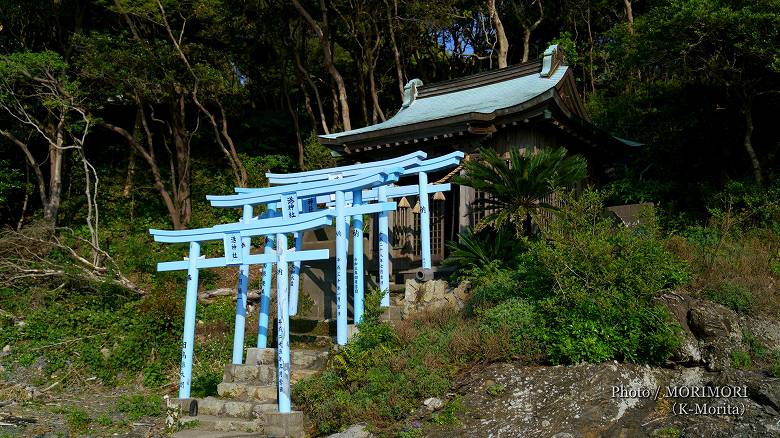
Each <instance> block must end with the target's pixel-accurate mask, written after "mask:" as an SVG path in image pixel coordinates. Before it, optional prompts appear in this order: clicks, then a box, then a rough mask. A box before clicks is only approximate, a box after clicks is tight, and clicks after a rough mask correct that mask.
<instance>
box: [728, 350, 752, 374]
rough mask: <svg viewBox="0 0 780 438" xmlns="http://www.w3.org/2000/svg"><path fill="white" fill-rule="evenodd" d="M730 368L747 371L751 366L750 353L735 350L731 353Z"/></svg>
mask: <svg viewBox="0 0 780 438" xmlns="http://www.w3.org/2000/svg"><path fill="white" fill-rule="evenodd" d="M731 366H732V367H734V368H736V369H749V368H750V367H752V366H753V361H752V360H751V359H750V353H749V352H747V351H741V350H735V351H733V352H732V353H731Z"/></svg>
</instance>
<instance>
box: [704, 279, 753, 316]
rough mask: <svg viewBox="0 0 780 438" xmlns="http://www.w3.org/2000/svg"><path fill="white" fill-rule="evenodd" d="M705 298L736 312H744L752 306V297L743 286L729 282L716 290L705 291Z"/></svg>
mask: <svg viewBox="0 0 780 438" xmlns="http://www.w3.org/2000/svg"><path fill="white" fill-rule="evenodd" d="M705 296H706V297H707V298H709V299H710V300H712V301H715V302H716V303H718V304H722V305H724V306H726V307H728V308H729V309H731V310H734V311H736V312H746V311H748V310H749V309H750V306H751V305H752V304H753V295H752V294H751V293H750V291H749V290H748V289H747V288H746V287H745V286H742V285H740V284H737V283H734V282H729V281H727V282H725V283H723V284H721V285H720V286H719V287H718V288H716V289H710V290H707V291H706V292H705Z"/></svg>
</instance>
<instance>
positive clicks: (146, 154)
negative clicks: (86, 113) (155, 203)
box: [100, 122, 184, 230]
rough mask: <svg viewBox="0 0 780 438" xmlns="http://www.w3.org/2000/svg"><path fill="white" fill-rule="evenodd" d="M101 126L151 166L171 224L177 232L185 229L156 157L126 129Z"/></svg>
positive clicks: (107, 124) (104, 123) (105, 124)
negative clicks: (120, 138)
mask: <svg viewBox="0 0 780 438" xmlns="http://www.w3.org/2000/svg"><path fill="white" fill-rule="evenodd" d="M100 126H102V127H104V128H106V129H108V130H109V131H111V132H114V133H115V134H118V135H119V136H120V137H122V138H123V139H124V140H125V142H127V144H128V145H129V146H130V147H132V148H134V149H135V150H136V152H138V154H139V155H141V157H143V159H144V161H146V164H148V165H149V170H150V171H151V172H152V180H153V181H154V187H155V188H156V189H157V191H158V192H159V193H160V197H161V198H162V200H163V204H165V208H166V209H167V210H168V216H169V217H170V218H171V223H172V224H173V228H174V229H176V230H181V229H183V228H184V226H183V225H182V221H181V216H180V215H179V210H178V209H177V208H176V202H174V199H173V197H172V196H171V194H170V192H169V191H168V189H167V188H166V187H165V183H164V182H163V179H162V175H161V174H160V167H159V166H158V165H157V161H156V159H155V157H154V154H153V153H150V151H147V150H146V149H144V147H143V146H142V145H141V143H140V142H138V141H136V139H135V137H133V135H132V134H130V133H129V132H128V131H127V130H126V129H124V128H122V127H120V126H116V125H112V124H110V123H107V122H100ZM148 137H149V136H147V142H148V143H149V144H150V145H151V142H152V139H151V138H148ZM150 148H151V146H150ZM152 152H153V151H152Z"/></svg>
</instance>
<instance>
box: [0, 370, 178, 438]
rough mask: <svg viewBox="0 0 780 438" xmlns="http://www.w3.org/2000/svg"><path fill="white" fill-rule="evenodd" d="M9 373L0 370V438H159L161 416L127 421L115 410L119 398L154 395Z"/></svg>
mask: <svg viewBox="0 0 780 438" xmlns="http://www.w3.org/2000/svg"><path fill="white" fill-rule="evenodd" d="M8 368H9V366H6V367H0V438H5V437H47V438H48V437H80V436H93V437H103V436H116V437H139V438H141V437H157V436H164V415H160V416H157V417H148V416H146V417H145V416H141V417H140V418H133V419H131V418H130V417H135V415H130V414H128V413H122V412H119V410H118V409H117V402H118V401H119V399H120V397H122V396H129V395H143V396H150V395H153V394H152V393H150V392H149V391H148V390H145V389H144V388H143V386H142V385H140V384H136V383H135V382H125V383H123V384H122V385H121V386H117V387H109V386H106V385H103V384H102V383H101V382H100V381H99V379H98V378H97V377H95V376H73V375H66V376H63V377H59V376H57V373H54V375H53V376H54V377H52V376H46V375H44V373H43V367H41V366H35V365H33V366H31V367H24V368H21V367H13V369H10V370H9V369H8ZM165 389H166V388H163V389H161V390H160V391H158V392H157V393H158V394H159V393H161V392H164V391H165ZM170 390H172V389H170Z"/></svg>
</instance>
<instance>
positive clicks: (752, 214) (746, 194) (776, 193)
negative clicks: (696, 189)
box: [708, 181, 780, 233]
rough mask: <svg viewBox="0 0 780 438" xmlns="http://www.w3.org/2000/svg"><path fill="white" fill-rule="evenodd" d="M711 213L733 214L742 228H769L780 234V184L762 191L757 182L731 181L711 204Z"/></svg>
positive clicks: (711, 200)
mask: <svg viewBox="0 0 780 438" xmlns="http://www.w3.org/2000/svg"><path fill="white" fill-rule="evenodd" d="M708 204H709V205H710V213H711V214H714V215H721V216H722V215H723V214H724V212H730V213H731V214H732V215H734V216H736V217H737V218H738V225H739V226H741V227H754V228H768V229H771V230H773V231H774V232H776V233H780V182H777V183H775V184H773V185H771V186H769V187H766V188H764V187H759V186H757V185H756V184H755V183H753V182H743V181H729V182H727V183H726V185H725V187H724V188H723V190H721V191H719V192H717V193H716V194H714V195H713V196H712V197H711V198H710V199H709V200H708Z"/></svg>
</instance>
